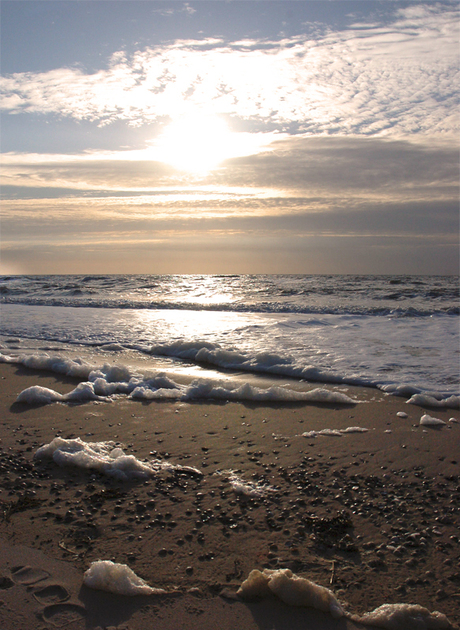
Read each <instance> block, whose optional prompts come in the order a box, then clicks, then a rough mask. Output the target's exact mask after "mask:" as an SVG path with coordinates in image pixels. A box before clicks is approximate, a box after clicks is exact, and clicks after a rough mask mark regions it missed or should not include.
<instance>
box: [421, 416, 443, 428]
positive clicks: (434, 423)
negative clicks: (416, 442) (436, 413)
mask: <svg viewBox="0 0 460 630" xmlns="http://www.w3.org/2000/svg"><path fill="white" fill-rule="evenodd" d="M420 424H421V425H422V426H425V427H443V426H444V425H445V424H446V423H445V422H444V420H441V419H440V418H433V417H432V416H429V415H428V414H427V413H426V414H425V415H423V416H422V417H421V418H420Z"/></svg>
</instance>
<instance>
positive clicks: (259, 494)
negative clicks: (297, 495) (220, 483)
mask: <svg viewBox="0 0 460 630" xmlns="http://www.w3.org/2000/svg"><path fill="white" fill-rule="evenodd" d="M218 474H220V475H227V479H228V481H229V482H230V486H231V488H232V490H233V492H234V493H235V494H237V495H240V496H241V495H242V496H245V497H249V498H253V499H262V498H263V497H265V496H267V494H269V493H270V492H274V491H275V489H274V488H273V487H272V486H269V485H266V484H260V483H256V482H253V481H244V480H243V479H241V477H238V475H237V474H236V473H234V472H233V470H223V471H221V472H219V473H218Z"/></svg>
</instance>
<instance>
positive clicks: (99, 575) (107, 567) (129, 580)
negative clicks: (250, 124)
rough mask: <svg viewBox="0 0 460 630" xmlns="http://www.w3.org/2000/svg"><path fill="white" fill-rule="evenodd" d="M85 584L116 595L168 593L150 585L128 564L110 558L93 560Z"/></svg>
mask: <svg viewBox="0 0 460 630" xmlns="http://www.w3.org/2000/svg"><path fill="white" fill-rule="evenodd" d="M83 584H85V586H89V587H90V588H94V589H97V590H99V591H107V592H108V593H115V594H116V595H162V594H165V593H166V591H165V590H163V589H162V588H153V587H152V586H149V585H148V584H147V582H145V581H144V580H143V579H142V578H140V577H139V576H137V575H136V574H135V573H134V571H132V570H131V569H130V568H129V567H128V566H127V565H126V564H118V563H116V562H111V561H110V560H99V561H98V562H93V563H92V564H91V566H90V568H89V569H88V570H87V571H86V572H85V574H84V576H83Z"/></svg>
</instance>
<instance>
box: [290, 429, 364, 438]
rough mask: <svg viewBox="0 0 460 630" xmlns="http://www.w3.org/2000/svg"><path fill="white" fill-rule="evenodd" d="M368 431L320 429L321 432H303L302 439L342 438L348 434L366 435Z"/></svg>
mask: <svg viewBox="0 0 460 630" xmlns="http://www.w3.org/2000/svg"><path fill="white" fill-rule="evenodd" d="M368 430H369V429H366V428H364V427H347V428H346V429H321V431H305V433H302V437H306V438H315V437H318V436H322V435H324V436H329V437H342V436H343V435H347V434H348V433H367V431H368Z"/></svg>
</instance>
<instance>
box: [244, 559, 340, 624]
mask: <svg viewBox="0 0 460 630" xmlns="http://www.w3.org/2000/svg"><path fill="white" fill-rule="evenodd" d="M270 593H273V594H274V595H276V596H277V597H278V598H279V599H281V600H282V601H283V602H285V603H286V604H289V605H291V606H308V607H310V608H316V609H317V610H322V611H323V612H328V613H330V614H331V615H332V616H333V617H335V618H336V619H338V618H339V617H343V615H344V611H343V608H342V606H341V604H340V603H339V601H338V600H337V598H336V597H335V595H334V593H333V592H332V591H330V590H329V589H327V588H325V587H324V586H320V585H319V584H315V583H314V582H311V581H310V580H307V579H306V578H303V577H299V576H298V575H295V573H293V572H292V571H291V570H290V569H276V570H270V569H264V570H263V571H259V570H258V569H254V570H252V571H251V573H250V574H249V576H248V578H247V579H246V580H245V581H244V582H243V583H242V584H241V587H240V588H239V590H238V593H237V594H238V595H239V597H241V598H242V599H248V600H251V599H257V598H263V597H267V595H269V594H270Z"/></svg>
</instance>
